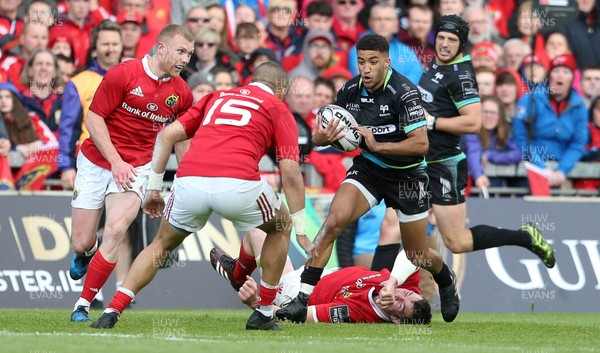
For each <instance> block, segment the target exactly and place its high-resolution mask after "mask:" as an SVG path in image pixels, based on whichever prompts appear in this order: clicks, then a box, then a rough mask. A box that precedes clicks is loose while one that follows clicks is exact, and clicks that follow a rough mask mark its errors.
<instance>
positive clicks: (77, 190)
mask: <svg viewBox="0 0 600 353" xmlns="http://www.w3.org/2000/svg"><path fill="white" fill-rule="evenodd" d="M77 196H79V189H73V201H75V200H77Z"/></svg>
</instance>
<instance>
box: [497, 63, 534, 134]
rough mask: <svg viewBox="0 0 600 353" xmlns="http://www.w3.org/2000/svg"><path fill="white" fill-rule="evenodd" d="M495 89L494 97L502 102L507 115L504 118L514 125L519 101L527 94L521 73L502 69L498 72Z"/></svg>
mask: <svg viewBox="0 0 600 353" xmlns="http://www.w3.org/2000/svg"><path fill="white" fill-rule="evenodd" d="M495 88H496V91H495V93H494V95H495V96H496V97H498V98H499V99H500V101H501V102H502V108H503V110H504V113H505V115H504V116H503V118H504V119H505V120H506V121H507V122H508V123H512V121H513V118H514V116H515V106H516V105H517V101H518V100H519V99H520V98H521V97H522V96H523V94H525V92H526V91H527V88H526V87H525V85H524V84H523V80H522V79H521V76H520V75H519V73H518V72H516V71H514V70H511V69H500V70H499V71H498V72H496V82H495Z"/></svg>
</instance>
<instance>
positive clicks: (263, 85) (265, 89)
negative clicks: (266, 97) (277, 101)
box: [249, 82, 275, 95]
mask: <svg viewBox="0 0 600 353" xmlns="http://www.w3.org/2000/svg"><path fill="white" fill-rule="evenodd" d="M249 86H256V87H258V88H260V89H262V90H263V91H266V92H268V93H271V94H273V95H274V94H275V93H273V90H272V89H271V88H270V87H269V86H267V85H265V84H264V83H262V82H252V83H250V84H249Z"/></svg>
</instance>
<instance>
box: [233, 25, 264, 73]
mask: <svg viewBox="0 0 600 353" xmlns="http://www.w3.org/2000/svg"><path fill="white" fill-rule="evenodd" d="M234 40H235V46H236V47H237V50H238V51H237V54H238V55H239V56H240V58H241V60H240V62H238V63H236V64H235V65H236V66H239V65H240V64H241V65H242V66H243V64H244V62H245V61H247V60H248V59H249V58H250V54H252V52H254V51H255V50H256V49H258V48H260V42H259V40H258V27H256V25H255V24H254V22H242V23H240V24H238V26H237V28H236V32H235V39H234Z"/></svg>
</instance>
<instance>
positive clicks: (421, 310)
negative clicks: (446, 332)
mask: <svg viewBox="0 0 600 353" xmlns="http://www.w3.org/2000/svg"><path fill="white" fill-rule="evenodd" d="M398 323H399V324H405V325H429V324H430V323H431V305H429V302H428V301H427V299H421V300H417V301H415V302H414V306H413V315H412V317H405V318H401V319H399V322H398Z"/></svg>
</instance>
